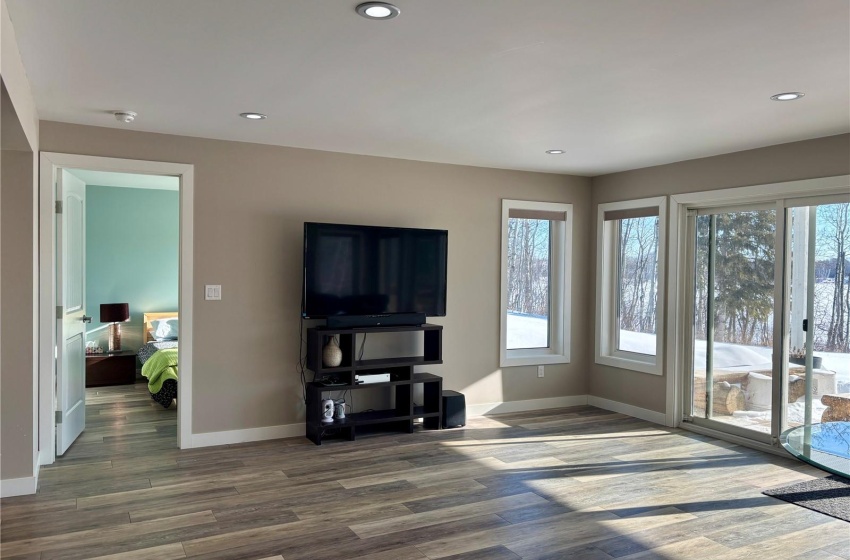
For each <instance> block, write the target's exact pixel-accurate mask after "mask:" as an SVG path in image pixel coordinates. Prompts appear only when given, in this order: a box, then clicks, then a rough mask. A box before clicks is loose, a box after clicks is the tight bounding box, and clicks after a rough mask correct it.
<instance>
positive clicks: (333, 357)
mask: <svg viewBox="0 0 850 560" xmlns="http://www.w3.org/2000/svg"><path fill="white" fill-rule="evenodd" d="M341 363H342V349H340V347H339V344H337V342H336V338H335V337H331V339H330V340H329V341H328V343H327V344H325V347H324V348H323V349H322V364H323V365H324V366H325V367H338V366H339V364H341Z"/></svg>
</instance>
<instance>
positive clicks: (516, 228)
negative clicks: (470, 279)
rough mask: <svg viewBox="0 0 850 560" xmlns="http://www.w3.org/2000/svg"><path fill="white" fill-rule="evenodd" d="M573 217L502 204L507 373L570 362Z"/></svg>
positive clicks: (565, 209) (559, 207) (543, 206)
mask: <svg viewBox="0 0 850 560" xmlns="http://www.w3.org/2000/svg"><path fill="white" fill-rule="evenodd" d="M572 211H573V207H572V204H558V203H549V202H525V201H519V200H503V201H502V306H501V346H500V349H501V352H500V360H499V363H500V365H501V366H502V367H508V366H523V365H538V364H560V363H568V362H569V361H570V345H569V341H570V320H569V318H570V277H569V271H570V269H571V267H570V259H571V254H572V235H571V230H572Z"/></svg>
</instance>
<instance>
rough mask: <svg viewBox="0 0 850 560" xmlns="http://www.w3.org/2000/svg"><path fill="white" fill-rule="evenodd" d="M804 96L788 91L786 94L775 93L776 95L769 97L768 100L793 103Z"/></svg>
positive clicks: (797, 92)
mask: <svg viewBox="0 0 850 560" xmlns="http://www.w3.org/2000/svg"><path fill="white" fill-rule="evenodd" d="M804 95H806V94H805V93H801V92H799V91H789V92H788V93H777V94H776V95H771V96H770V98H771V99H773V100H774V101H794V100H795V99H800V98H801V97H803V96H804Z"/></svg>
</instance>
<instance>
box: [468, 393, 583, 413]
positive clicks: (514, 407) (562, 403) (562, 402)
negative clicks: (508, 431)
mask: <svg viewBox="0 0 850 560" xmlns="http://www.w3.org/2000/svg"><path fill="white" fill-rule="evenodd" d="M585 404H587V395H568V396H565V397H549V398H545V399H528V400H525V401H507V402H494V403H481V404H471V405H468V406H467V407H466V414H467V416H469V417H474V416H485V415H487V414H509V413H512V412H527V411H530V410H544V409H547V408H566V407H568V406H582V405H585Z"/></svg>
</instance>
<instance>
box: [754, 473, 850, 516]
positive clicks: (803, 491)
mask: <svg viewBox="0 0 850 560" xmlns="http://www.w3.org/2000/svg"><path fill="white" fill-rule="evenodd" d="M762 494H764V495H766V496H773V497H774V498H779V499H780V500H785V501H786V502H789V503H792V504H794V505H798V506H802V507H804V508H807V509H810V510H813V511H816V512H818V513H823V514H825V515H829V516H831V517H835V518H836V519H841V520H843V521H847V522H850V480H848V479H846V478H844V477H841V476H835V475H833V476H828V477H826V478H816V479H814V480H807V481H806V482H799V483H797V484H792V485H790V486H782V487H781V488H771V489H770V490H765V491H764V492H762Z"/></svg>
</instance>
